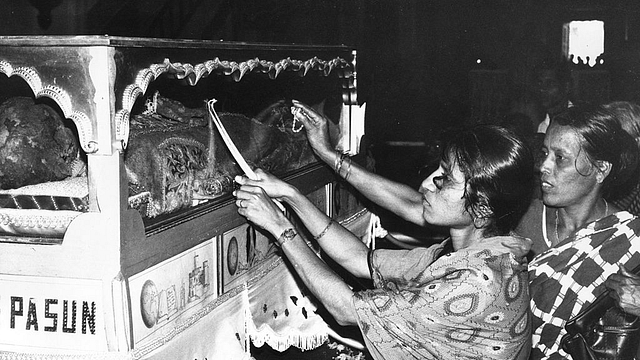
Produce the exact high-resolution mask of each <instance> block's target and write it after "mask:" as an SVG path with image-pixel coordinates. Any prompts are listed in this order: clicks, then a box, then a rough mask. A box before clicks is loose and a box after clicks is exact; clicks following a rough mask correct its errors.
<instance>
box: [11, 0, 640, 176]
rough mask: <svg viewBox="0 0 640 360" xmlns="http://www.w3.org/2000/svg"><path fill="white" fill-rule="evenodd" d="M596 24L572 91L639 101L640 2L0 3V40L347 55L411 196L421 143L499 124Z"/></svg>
mask: <svg viewBox="0 0 640 360" xmlns="http://www.w3.org/2000/svg"><path fill="white" fill-rule="evenodd" d="M592 19H597V20H603V21H604V23H605V54H604V59H605V63H604V65H602V66H598V69H587V70H586V71H581V74H582V75H581V78H590V79H591V81H590V82H589V83H588V84H586V82H585V81H582V82H577V83H576V84H574V85H575V86H577V87H580V89H577V90H578V91H581V92H582V93H585V91H586V93H590V94H593V93H595V94H597V97H598V99H597V100H602V101H606V100H632V101H637V100H640V77H639V75H640V1H637V0H598V1H596V0H590V1H589V0H562V1H557V0H386V1H383V0H321V1H320V0H316V1H311V0H3V1H2V10H1V11H0V21H1V23H2V26H1V27H0V35H95V34H108V35H114V36H131V37H157V38H174V39H181V38H182V39H205V40H222V41H241V42H275V43H298V44H315V45H322V44H327V45H336V44H345V45H348V46H352V47H355V48H356V49H357V50H358V56H357V59H358V60H357V61H358V74H357V85H358V99H359V101H360V102H364V101H366V102H367V115H366V134H367V135H366V144H365V145H366V147H365V148H366V149H373V151H372V154H373V155H374V157H375V158H376V164H377V168H378V170H379V172H380V173H382V174H384V175H386V176H389V177H391V178H393V179H395V180H400V181H403V182H406V183H409V184H411V185H416V186H417V184H418V183H419V181H420V179H421V176H422V175H419V174H418V172H419V170H420V169H421V167H422V166H423V165H424V163H425V156H426V155H425V154H426V149H427V148H426V147H425V146H420V144H421V143H423V142H425V143H426V144H427V145H428V144H430V143H431V141H432V138H433V135H434V133H437V132H438V131H439V130H440V129H441V128H443V127H446V126H449V125H455V124H460V123H466V122H483V121H484V122H486V121H490V122H499V121H500V115H501V113H500V111H501V109H502V108H501V106H503V105H504V101H505V99H506V98H507V97H508V96H509V94H511V93H513V92H514V89H515V88H517V87H521V86H523V85H524V86H526V85H527V83H528V82H529V78H528V71H529V70H530V69H531V67H532V64H534V63H535V62H536V61H537V60H538V59H540V58H544V57H549V56H551V57H556V58H557V57H560V55H561V48H562V26H563V24H565V23H567V22H569V21H571V20H592ZM477 59H481V60H482V63H481V64H477V63H476V60H477ZM583 70H584V69H583ZM592 70H593V71H592ZM590 72H591V73H597V74H596V75H598V74H599V75H598V76H595V77H594V76H591V77H589V76H588V75H589V74H590ZM603 73H604V76H601V75H602V74H603ZM592 75H593V74H592ZM585 76H586V77H585ZM585 84H586V85H585ZM398 141H401V142H413V143H417V144H418V146H397V145H393V142H398ZM390 142H391V143H392V144H390ZM405 145H406V144H405ZM414 145H415V144H414Z"/></svg>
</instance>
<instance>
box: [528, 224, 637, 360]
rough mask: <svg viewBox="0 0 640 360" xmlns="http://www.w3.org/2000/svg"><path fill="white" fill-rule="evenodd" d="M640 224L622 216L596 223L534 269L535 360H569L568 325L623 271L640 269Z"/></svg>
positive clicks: (543, 257)
mask: <svg viewBox="0 0 640 360" xmlns="http://www.w3.org/2000/svg"><path fill="white" fill-rule="evenodd" d="M639 233H640V219H638V218H636V217H634V216H633V215H631V214H630V213H628V212H626V211H621V212H618V213H616V214H613V215H609V216H607V217H604V218H602V219H599V220H597V221H594V222H592V223H590V224H588V225H586V226H585V227H583V228H581V229H580V230H578V231H576V232H575V234H574V235H572V236H570V237H568V238H567V239H565V240H563V241H562V242H561V243H559V244H558V245H556V246H555V247H553V248H551V249H548V250H546V251H544V252H542V253H540V254H538V255H537V256H536V257H535V258H534V259H533V261H532V262H531V263H530V264H529V281H530V284H529V291H530V292H531V311H532V313H533V346H534V348H533V350H532V351H531V359H569V358H570V356H569V355H567V354H566V353H565V352H564V351H563V350H562V349H561V348H560V340H561V339H562V336H563V335H565V334H566V331H565V330H564V325H565V324H566V323H567V321H568V320H569V319H571V318H573V317H574V316H576V315H577V314H578V313H579V312H580V311H581V310H582V309H584V308H585V307H587V306H588V305H589V304H591V302H593V300H595V298H596V297H597V296H598V295H600V294H601V293H602V292H603V291H605V288H604V285H603V283H604V281H605V280H606V279H607V278H608V277H609V276H610V275H611V274H614V273H617V272H618V271H619V269H620V266H625V267H626V268H627V269H628V270H631V269H633V268H634V267H636V266H637V265H638V264H640V241H638V239H637V235H638V234H639Z"/></svg>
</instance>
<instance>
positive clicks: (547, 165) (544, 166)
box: [540, 156, 552, 174]
mask: <svg viewBox="0 0 640 360" xmlns="http://www.w3.org/2000/svg"><path fill="white" fill-rule="evenodd" d="M551 164H552V162H551V160H550V159H549V156H545V157H543V158H542V160H541V161H540V173H542V174H551Z"/></svg>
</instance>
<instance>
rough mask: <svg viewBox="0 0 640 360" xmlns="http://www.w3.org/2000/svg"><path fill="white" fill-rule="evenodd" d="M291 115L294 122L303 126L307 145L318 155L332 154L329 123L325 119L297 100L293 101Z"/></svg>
mask: <svg viewBox="0 0 640 360" xmlns="http://www.w3.org/2000/svg"><path fill="white" fill-rule="evenodd" d="M291 113H292V114H293V116H294V117H295V118H296V120H298V121H301V122H302V123H303V124H304V127H305V129H306V132H307V138H308V139H309V143H310V144H311V147H312V148H313V150H314V151H315V152H316V153H317V154H318V155H320V156H322V154H323V153H327V152H333V147H332V146H331V141H330V138H329V123H328V121H327V119H326V118H324V117H323V116H322V115H320V114H318V113H317V112H316V111H315V110H313V109H312V108H311V107H309V106H308V105H305V104H303V103H301V102H299V101H297V100H293V106H292V107H291Z"/></svg>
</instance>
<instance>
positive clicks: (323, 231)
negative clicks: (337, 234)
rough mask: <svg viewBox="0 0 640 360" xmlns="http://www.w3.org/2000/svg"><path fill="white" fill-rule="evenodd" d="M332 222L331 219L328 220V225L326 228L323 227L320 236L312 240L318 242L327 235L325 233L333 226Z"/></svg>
mask: <svg viewBox="0 0 640 360" xmlns="http://www.w3.org/2000/svg"><path fill="white" fill-rule="evenodd" d="M334 222H335V221H333V219H329V223H328V224H327V226H325V228H324V230H322V231H321V232H320V234H318V235H316V236H314V237H313V239H314V240H316V241H317V240H320V238H321V237H323V236H324V235H325V234H326V233H327V231H329V228H330V227H331V225H333V223H334Z"/></svg>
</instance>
